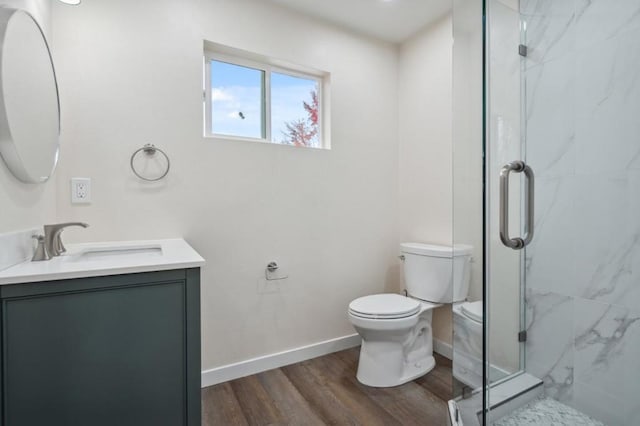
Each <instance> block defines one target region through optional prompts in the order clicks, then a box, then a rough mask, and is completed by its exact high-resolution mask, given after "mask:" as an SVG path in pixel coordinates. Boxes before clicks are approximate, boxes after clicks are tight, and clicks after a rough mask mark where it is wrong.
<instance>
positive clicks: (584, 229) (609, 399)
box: [454, 0, 640, 426]
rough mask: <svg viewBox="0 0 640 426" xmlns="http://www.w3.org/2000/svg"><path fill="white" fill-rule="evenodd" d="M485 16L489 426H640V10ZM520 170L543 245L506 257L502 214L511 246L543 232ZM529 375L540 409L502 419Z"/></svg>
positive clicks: (537, 2) (554, 1) (501, 6)
mask: <svg viewBox="0 0 640 426" xmlns="http://www.w3.org/2000/svg"><path fill="white" fill-rule="evenodd" d="M484 8H485V9H484V17H485V20H486V21H485V22H486V25H485V29H484V36H485V38H486V39H485V51H484V53H485V81H484V83H485V95H484V103H483V105H484V108H485V115H484V118H485V121H484V125H485V133H484V134H485V139H484V167H485V174H484V177H485V180H486V181H485V187H484V204H485V206H484V216H485V223H484V225H485V233H484V248H485V264H484V265H485V269H484V290H485V292H484V300H485V305H487V306H486V311H487V315H485V319H484V322H485V333H486V336H485V338H486V346H485V358H484V366H485V374H484V379H485V390H484V392H485V401H486V408H488V409H489V411H488V413H486V424H491V423H492V422H495V423H496V424H497V425H500V424H524V423H522V422H523V419H526V418H527V416H528V415H529V414H535V415H536V416H537V419H538V422H539V423H543V418H541V417H540V416H541V415H550V416H555V417H554V421H555V422H556V423H553V424H566V425H572V424H594V425H600V424H606V425H611V426H616V425H620V426H631V425H636V424H638V419H639V418H640V398H638V395H640V368H639V367H640V118H639V117H640V77H639V76H640V0H615V1H611V0H590V1H588V0H520V1H517V0H514V1H510V0H486V1H485V5H484ZM454 56H455V54H454ZM513 161H522V162H523V163H525V164H527V165H528V166H529V167H531V169H532V170H533V172H534V174H535V191H534V195H535V197H534V199H535V203H534V209H533V213H534V219H535V220H534V226H533V232H534V237H533V239H532V241H531V243H530V244H528V245H527V246H526V247H523V248H518V249H515V250H514V249H512V248H508V247H507V246H506V245H505V244H504V243H503V241H501V238H500V215H501V213H502V215H503V218H504V216H505V214H507V213H508V214H509V222H510V229H509V230H508V234H509V237H511V238H515V237H518V236H524V235H526V234H527V232H531V231H532V230H531V229H528V227H527V226H526V222H527V218H528V216H527V215H528V209H527V207H528V205H527V191H526V184H527V179H526V178H525V177H524V176H523V174H522V173H511V177H510V193H509V194H506V195H505V194H502V195H501V193H500V172H501V170H502V169H503V167H504V166H505V165H507V164H509V163H511V162H513ZM501 202H502V203H503V206H502V209H501V206H500V203H501ZM505 206H506V207H505ZM503 239H504V238H503ZM524 331H526V333H522V332H524ZM523 375H529V376H531V377H534V378H537V379H540V380H542V382H543V385H542V388H541V389H542V393H541V394H539V395H537V398H539V400H537V401H533V402H531V401H528V402H525V403H524V405H523V406H521V407H519V406H518V404H517V403H514V405H513V410H511V411H510V412H505V411H504V406H503V407H502V409H497V408H496V409H494V408H492V407H490V405H491V401H492V399H495V398H496V394H497V392H495V389H496V385H499V384H500V383H504V382H505V381H509V380H514V379H515V378H517V377H522V376H523ZM512 396H513V397H515V396H516V395H515V394H514V395H512ZM540 399H541V400H540ZM527 410H528V411H527ZM545 413H546V414H545ZM558 416H559V417H558ZM500 418H502V419H503V420H500ZM509 422H511V423H509ZM576 422H578V423H576Z"/></svg>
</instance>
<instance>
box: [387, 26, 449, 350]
mask: <svg viewBox="0 0 640 426" xmlns="http://www.w3.org/2000/svg"><path fill="white" fill-rule="evenodd" d="M398 82H399V83H398V93H399V107H398V110H399V120H398V123H399V166H398V173H399V182H398V185H399V186H398V188H399V192H398V194H399V206H398V208H399V214H398V223H399V225H398V226H399V238H400V241H420V242H430V243H437V244H451V243H452V235H453V233H452V226H453V222H452V220H453V212H452V183H451V178H452V157H451V146H452V145H451V144H452V139H451V120H452V91H451V88H452V28H451V16H450V15H449V16H446V17H444V18H442V19H441V20H439V21H438V22H436V23H435V24H433V25H431V26H429V27H428V28H426V29H425V30H423V31H421V32H420V33H419V34H417V35H415V36H414V37H412V38H411V39H410V40H408V41H406V42H405V43H403V44H402V45H401V47H400V58H399V66H398ZM433 321H434V337H435V338H438V339H440V340H443V341H445V342H449V343H450V342H451V333H452V329H451V307H450V306H445V307H443V308H440V309H439V310H437V311H436V312H435V315H434V320H433Z"/></svg>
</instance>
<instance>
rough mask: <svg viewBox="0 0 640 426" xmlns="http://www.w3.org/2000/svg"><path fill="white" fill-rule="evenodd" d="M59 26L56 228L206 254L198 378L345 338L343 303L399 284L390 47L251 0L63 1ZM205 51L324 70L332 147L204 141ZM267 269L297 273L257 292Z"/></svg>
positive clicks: (72, 236)
mask: <svg viewBox="0 0 640 426" xmlns="http://www.w3.org/2000/svg"><path fill="white" fill-rule="evenodd" d="M53 22H54V25H53V29H54V33H53V35H54V37H53V38H54V49H55V55H56V60H57V65H58V77H59V83H60V92H61V103H62V108H63V133H62V144H63V146H62V156H61V158H62V162H61V168H60V171H59V173H58V217H59V219H60V220H83V221H87V222H89V223H90V224H91V228H89V229H87V230H69V231H66V238H67V240H69V241H73V240H76V241H79V240H119V239H138V238H162V237H173V236H184V237H185V238H186V239H187V240H188V241H189V242H190V243H191V244H192V245H193V246H194V247H195V248H196V249H197V250H198V251H199V252H200V253H201V254H202V255H203V256H204V257H205V258H206V260H207V265H206V266H205V267H204V269H203V273H202V278H203V280H202V333H203V368H204V369H208V368H213V367H216V366H220V365H224V364H227V363H231V362H237V361H240V360H243V359H248V358H251V357H255V356H259V355H264V354H269V353H273V352H277V351H281V350H285V349H287V348H292V347H298V346H302V345H305V344H309V343H314V342H318V341H321V340H325V339H329V338H334V337H336V336H341V335H347V334H351V333H353V332H354V330H353V328H352V327H351V325H350V324H349V322H348V320H347V315H346V309H347V305H348V303H349V302H350V301H351V300H352V299H353V298H355V297H357V296H360V295H365V294H370V293H374V292H380V291H382V290H383V289H385V288H394V287H396V284H395V283H394V281H396V280H397V274H396V271H397V260H396V258H395V255H396V254H397V241H398V239H397V232H396V211H397V193H398V186H399V185H398V145H397V135H398V123H397V113H398V111H397V103H396V96H397V85H396V82H397V70H396V66H397V52H396V49H395V47H393V46H391V45H386V44H383V43H379V42H374V41H371V40H367V39H364V38H361V37H358V36H354V35H351V34H348V33H345V32H342V31H340V30H338V29H336V28H333V27H330V26H328V25H324V24H320V23H318V22H316V21H312V20H310V19H308V18H305V17H302V16H301V15H297V14H295V13H293V12H290V11H287V10H285V9H281V8H279V7H276V6H273V5H268V4H264V2H261V1H249V0H233V1H232V0H215V1H211V0H208V1H205V0H189V1H181V2H175V1H169V0H144V1H135V2H132V1H128V0H110V1H95V2H91V1H86V2H83V4H82V5H81V6H79V7H75V8H71V7H65V6H63V5H58V4H56V5H55V6H54V7H53ZM203 40H211V41H214V42H217V43H223V44H228V45H230V46H233V47H237V48H240V49H245V50H250V51H254V52H257V53H261V54H264V55H269V56H273V57H276V58H280V59H283V60H287V61H289V62H294V63H300V64H302V65H306V66H309V67H313V68H317V69H322V70H326V71H329V72H330V73H331V86H332V91H331V98H332V102H331V117H332V134H331V141H332V149H331V150H330V151H322V150H309V149H296V148H292V147H287V146H277V145H267V144H259V143H250V142H232V141H220V140H210V139H204V138H203V137H202V49H203ZM147 142H152V143H154V144H156V145H157V146H159V147H161V148H162V149H164V150H166V152H167V153H168V155H169V156H170V157H171V160H172V169H171V173H170V174H169V176H168V177H167V179H166V180H164V181H162V182H160V183H158V184H155V185H153V184H145V183H142V182H140V181H139V180H137V179H136V178H135V177H134V176H133V175H132V173H131V171H130V169H129V164H128V162H129V157H130V155H131V153H132V152H133V151H134V150H135V149H137V148H138V147H140V146H142V144H144V143H147ZM72 176H85V177H90V178H92V179H93V203H92V204H91V205H89V206H72V205H71V204H70V203H69V190H68V187H69V183H68V182H69V179H70V178H71V177H72ZM432 183H433V185H434V188H435V185H436V182H432ZM443 235H444V233H443ZM271 260H277V261H278V262H279V263H280V265H282V267H283V269H285V270H286V271H287V272H288V274H289V276H290V278H289V279H288V280H287V281H285V282H282V283H281V287H279V288H277V289H276V290H277V291H275V292H271V293H267V294H261V293H260V291H259V287H260V284H261V281H262V277H263V275H264V268H265V266H266V264H267V263H268V262H269V261H271Z"/></svg>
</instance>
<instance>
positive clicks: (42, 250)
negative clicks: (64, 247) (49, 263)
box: [31, 234, 51, 262]
mask: <svg viewBox="0 0 640 426" xmlns="http://www.w3.org/2000/svg"><path fill="white" fill-rule="evenodd" d="M31 238H33V239H35V240H37V241H38V246H37V247H36V251H35V253H34V254H33V257H32V258H31V261H32V262H40V261H42V260H49V259H51V256H49V253H47V248H46V247H45V245H44V235H39V234H38V235H32V236H31Z"/></svg>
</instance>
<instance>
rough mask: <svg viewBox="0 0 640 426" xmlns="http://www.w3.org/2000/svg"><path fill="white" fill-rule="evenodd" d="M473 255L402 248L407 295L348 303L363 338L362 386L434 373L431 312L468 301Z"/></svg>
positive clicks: (462, 248) (430, 247)
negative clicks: (448, 304) (440, 307)
mask: <svg viewBox="0 0 640 426" xmlns="http://www.w3.org/2000/svg"><path fill="white" fill-rule="evenodd" d="M471 251H472V247H471V246H468V245H454V246H453V247H452V246H441V245H434V244H422V243H403V244H400V252H401V256H400V257H401V259H403V264H404V279H405V287H406V289H407V296H401V295H398V294H392V293H388V294H387V293H385V294H374V295H371V296H364V297H360V298H358V299H355V300H354V301H352V302H351V303H350V304H349V320H350V321H351V324H353V326H354V328H355V329H356V331H357V332H358V334H360V337H362V346H361V348H360V360H359V362H358V373H357V378H358V381H360V383H362V384H364V385H367V386H373V387H392V386H398V385H401V384H403V383H407V382H409V381H411V380H414V379H416V378H418V377H420V376H423V375H425V374H427V373H428V372H429V371H431V369H433V367H434V366H435V359H434V358H433V338H432V331H431V318H432V315H433V310H434V309H435V308H437V307H439V306H442V305H443V304H445V303H454V302H462V301H464V300H465V298H466V296H467V292H468V290H469V275H470V271H469V266H470V262H471Z"/></svg>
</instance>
